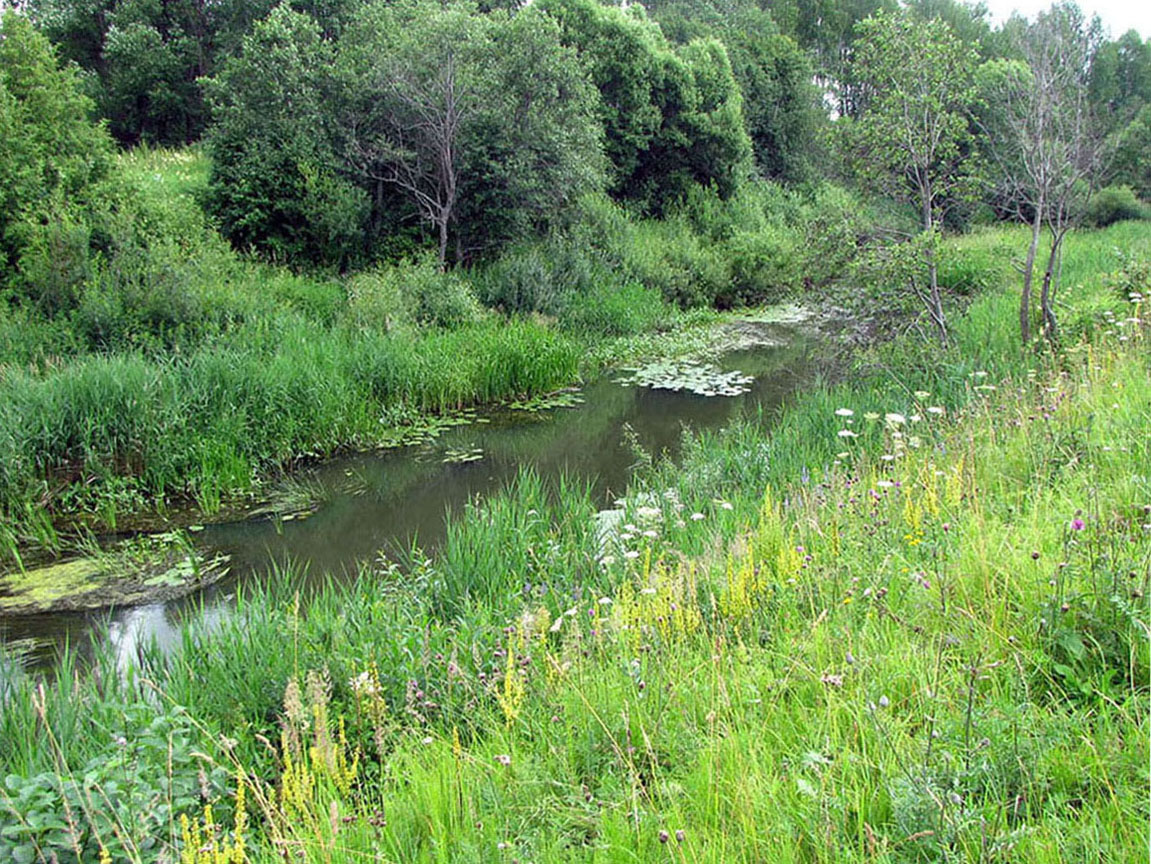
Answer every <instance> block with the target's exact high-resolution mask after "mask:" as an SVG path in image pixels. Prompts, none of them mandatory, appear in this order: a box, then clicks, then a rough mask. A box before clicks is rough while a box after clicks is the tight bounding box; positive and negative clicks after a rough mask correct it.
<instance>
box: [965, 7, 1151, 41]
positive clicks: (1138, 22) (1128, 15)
mask: <svg viewBox="0 0 1151 864" xmlns="http://www.w3.org/2000/svg"><path fill="white" fill-rule="evenodd" d="M984 2H985V3H987V8H988V9H989V10H990V11H991V20H992V22H993V23H995V24H998V23H1000V22H1002V21H1006V20H1007V19H1008V18H1009V17H1011V12H1012V10H1014V9H1018V10H1019V12H1020V13H1022V14H1023V15H1026V16H1027V17H1028V18H1032V19H1033V18H1034V17H1035V13H1036V12H1041V11H1043V10H1045V9H1049V8H1051V0H984ZM1079 8H1080V9H1082V10H1083V11H1084V12H1085V13H1086V14H1087V16H1088V17H1090V16H1092V15H1098V16H1099V17H1100V18H1102V19H1103V26H1104V28H1106V29H1109V30H1110V31H1111V38H1112V39H1117V38H1118V37H1120V36H1122V35H1123V34H1124V33H1126V32H1127V31H1128V30H1130V29H1132V28H1134V29H1135V30H1138V31H1139V35H1140V36H1142V37H1143V38H1144V39H1147V38H1149V37H1151V0H1079Z"/></svg>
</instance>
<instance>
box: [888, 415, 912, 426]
mask: <svg viewBox="0 0 1151 864" xmlns="http://www.w3.org/2000/svg"><path fill="white" fill-rule="evenodd" d="M883 419H884V420H885V421H887V422H888V423H890V424H891V425H892V426H900V425H902V424H904V423H906V422H907V418H906V417H904V416H903V415H902V414H896V413H894V412H889V413H887V414H884V415H883Z"/></svg>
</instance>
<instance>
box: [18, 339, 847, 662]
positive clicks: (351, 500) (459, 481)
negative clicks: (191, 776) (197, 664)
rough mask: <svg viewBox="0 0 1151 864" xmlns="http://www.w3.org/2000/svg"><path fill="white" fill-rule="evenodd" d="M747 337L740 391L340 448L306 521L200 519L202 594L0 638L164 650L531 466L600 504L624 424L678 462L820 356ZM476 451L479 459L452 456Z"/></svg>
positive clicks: (311, 484)
mask: <svg viewBox="0 0 1151 864" xmlns="http://www.w3.org/2000/svg"><path fill="white" fill-rule="evenodd" d="M742 327H743V333H742V335H743V336H744V337H746V336H748V334H749V333H750V335H751V339H750V340H748V339H746V338H745V339H744V344H745V345H746V343H747V342H748V341H750V342H751V343H754V344H753V345H752V346H751V347H743V348H740V349H737V350H733V351H730V352H729V353H726V354H724V355H723V356H722V357H721V358H720V359H719V360H718V365H720V366H722V367H723V368H724V369H725V370H738V371H740V372H742V373H744V374H745V375H750V376H754V380H753V381H752V382H751V383H750V384H748V385H747V386H748V390H747V392H745V393H743V394H741V395H738V396H700V395H695V394H693V393H689V392H677V391H671V390H664V389H650V388H646V387H638V386H624V385H622V384H620V383H618V382H617V380H616V379H615V378H613V377H607V378H604V379H601V380H599V381H596V382H593V383H591V384H589V385H588V386H586V387H584V388H583V389H582V390H581V391H580V392H579V394H578V396H579V397H580V398H581V399H582V400H583V401H582V403H580V404H577V405H573V406H571V407H561V408H550V409H547V410H543V411H536V412H529V411H522V410H521V411H516V410H506V409H505V410H497V411H493V412H490V413H488V414H486V415H482V422H479V423H472V424H469V425H466V426H460V427H456V428H452V429H450V430H448V431H446V432H445V433H443V434H442V435H441V436H439V437H438V438H436V439H434V440H433V441H432V442H430V443H427V444H421V445H413V446H410V447H405V448H400V449H395V450H389V451H383V452H378V453H367V454H357V455H352V456H347V457H343V458H339V459H334V460H331V461H329V462H325V463H323V464H321V465H319V466H315V467H313V468H310V469H308V470H307V471H305V472H302V474H301V475H299V476H297V477H296V478H295V482H296V486H297V487H298V488H304V489H306V490H308V491H309V492H310V493H311V494H312V495H314V496H315V498H316V499H317V500H319V501H321V502H322V503H320V504H319V505H318V507H317V508H316V509H315V511H314V512H313V513H311V515H310V516H309V517H308V518H306V519H295V520H291V521H281V520H279V519H271V518H268V517H266V516H265V517H261V518H252V519H247V520H244V521H237V522H229V523H223V524H216V525H209V526H207V527H206V528H205V529H204V530H203V531H202V532H200V533H199V534H197V535H195V536H196V542H197V544H198V545H200V546H202V547H204V548H205V551H206V552H209V553H212V554H218V553H222V554H226V555H229V556H230V558H231V560H230V571H229V575H228V576H227V577H226V578H225V579H223V580H221V581H220V582H218V583H216V584H215V585H213V586H211V587H210V588H207V589H205V590H203V591H201V592H199V593H197V594H194V595H191V596H188V597H185V598H182V599H180V600H177V601H173V602H169V603H156V604H150V605H143V606H136V607H133V608H129V609H122V610H114V611H101V612H89V613H57V614H48V615H31V616H23V617H15V618H9V619H3V618H0V638H3V639H4V640H5V641H10V642H13V641H15V642H19V643H20V644H21V645H22V646H23V647H25V648H27V649H28V650H29V652H30V653H29V658H30V662H31V663H33V664H35V665H41V664H49V665H50V664H51V662H52V658H53V657H55V656H56V652H57V650H58V649H59V648H60V647H62V646H63V645H65V644H68V645H70V646H72V648H73V649H74V650H77V651H79V652H80V653H84V652H85V651H86V649H87V648H88V646H90V644H91V643H92V637H93V636H99V637H100V638H107V639H109V640H111V642H112V643H113V644H114V645H115V646H116V649H117V651H118V653H120V655H121V656H123V657H126V656H131V655H132V654H134V653H135V650H136V648H137V647H138V645H139V644H140V643H141V642H142V641H145V640H151V639H156V640H158V641H159V642H160V644H161V645H165V644H172V642H173V641H174V640H175V639H177V638H178V634H179V629H180V628H179V622H180V620H181V618H182V617H184V616H186V615H187V614H188V612H189V611H190V610H193V609H197V610H198V609H202V610H203V611H204V613H205V615H206V616H207V619H208V622H209V623H210V622H211V620H212V619H213V618H215V617H218V616H221V615H226V614H227V613H228V610H229V609H230V608H231V605H232V604H233V603H234V600H235V594H236V589H237V587H238V586H239V585H240V584H241V583H244V582H248V581H251V580H259V579H261V578H265V577H266V575H267V573H268V572H269V569H270V568H271V567H272V566H274V565H275V564H277V563H283V562H286V561H288V560H291V561H293V562H295V563H296V564H306V565H307V570H308V573H309V574H310V577H311V578H318V577H320V576H323V575H325V574H352V573H355V572H356V570H357V567H358V564H359V563H360V562H363V561H365V560H371V559H373V558H375V557H376V555H377V554H378V553H379V552H380V551H381V550H382V551H384V552H395V551H398V550H399V549H401V548H402V549H407V548H410V546H411V545H412V544H413V543H416V544H418V545H419V546H420V548H422V549H424V550H425V551H430V550H434V548H435V546H436V544H437V543H438V542H439V541H440V540H441V539H442V537H443V535H444V530H445V516H446V514H447V513H448V511H459V510H460V509H461V508H462V507H463V506H464V504H465V503H466V502H468V501H469V500H471V499H473V498H475V497H476V496H484V495H489V494H492V493H493V492H496V491H498V490H500V489H501V488H503V487H505V486H506V485H507V484H508V483H509V482H511V481H512V480H514V479H515V477H516V475H517V473H518V472H519V471H520V470H521V468H523V467H531V468H532V469H533V470H535V471H536V472H537V473H538V474H539V475H540V477H541V478H543V479H544V480H545V481H550V480H554V479H556V478H558V477H560V476H561V475H566V476H568V477H570V478H572V479H575V480H582V481H585V482H588V483H590V484H591V486H592V489H593V490H594V494H595V495H596V496H597V499H598V500H600V501H602V503H603V506H604V507H605V508H606V507H610V506H611V502H612V501H613V500H614V499H615V498H616V497H618V496H619V495H620V494H622V493H623V492H624V490H625V488H626V486H627V482H628V477H629V474H630V469H631V466H632V465H633V463H634V462H635V456H634V453H633V450H632V449H631V447H630V446H629V445H628V444H627V443H626V440H625V425H626V426H630V427H631V429H633V430H634V432H635V435H636V437H637V438H638V441H639V443H640V445H641V446H642V447H643V448H644V449H645V450H647V451H648V452H650V453H652V454H653V455H655V456H657V457H659V456H663V457H666V458H672V459H674V458H676V456H677V454H678V451H679V445H680V440H681V436H682V430H683V428H684V426H687V427H690V428H691V429H692V430H695V431H697V432H698V431H703V430H708V429H716V428H719V427H722V426H724V425H727V424H728V423H730V422H731V421H732V420H733V419H735V418H736V417H737V416H739V415H740V414H742V413H752V414H755V413H756V412H758V411H759V410H760V409H762V410H764V411H765V412H766V413H767V416H770V414H771V412H772V411H773V409H775V408H776V407H778V406H779V405H780V404H781V403H782V402H783V401H785V400H786V399H787V398H788V397H789V396H791V395H792V394H794V393H796V392H797V391H798V390H801V389H802V388H803V387H804V386H805V385H808V384H810V383H812V382H813V381H814V379H815V378H816V377H817V376H818V375H819V373H820V372H821V371H822V367H823V359H824V357H825V352H824V351H822V350H821V340H819V339H818V337H817V336H816V335H815V331H814V330H813V329H811V328H809V327H805V326H796V325H783V324H754V325H752V324H745V325H742ZM461 453H473V454H477V455H480V454H482V458H479V459H477V460H476V461H470V462H459V461H454V460H455V459H456V458H458V455H459V454H461Z"/></svg>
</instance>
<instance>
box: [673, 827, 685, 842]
mask: <svg viewBox="0 0 1151 864" xmlns="http://www.w3.org/2000/svg"><path fill="white" fill-rule="evenodd" d="M683 838H684V833H683V829H682V828H679V829H677V830H676V832H675V842H676V843H682V842H683Z"/></svg>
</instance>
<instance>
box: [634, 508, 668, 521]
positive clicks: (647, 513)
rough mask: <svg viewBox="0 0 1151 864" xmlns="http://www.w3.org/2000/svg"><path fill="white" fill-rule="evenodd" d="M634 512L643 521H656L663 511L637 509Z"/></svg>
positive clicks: (657, 509)
mask: <svg viewBox="0 0 1151 864" xmlns="http://www.w3.org/2000/svg"><path fill="white" fill-rule="evenodd" d="M635 512H636V515H637V516H639V517H641V518H643V519H658V518H659V517H660V516H662V515H663V511H661V510H660V509H659V508H658V507H637V508H636V511H635Z"/></svg>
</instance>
